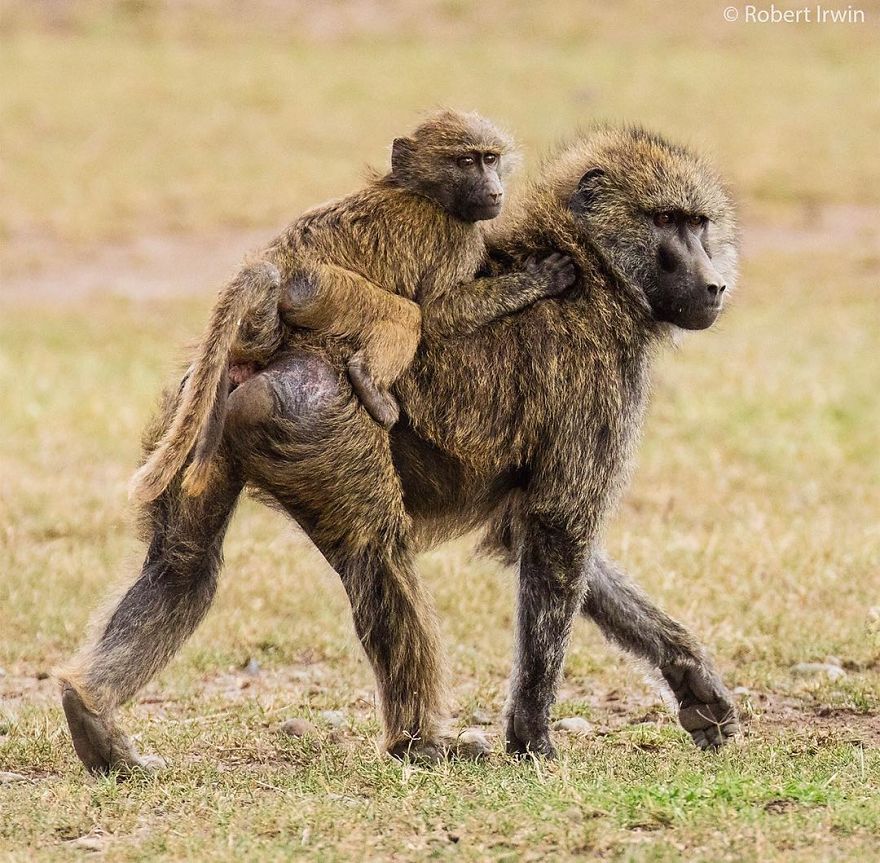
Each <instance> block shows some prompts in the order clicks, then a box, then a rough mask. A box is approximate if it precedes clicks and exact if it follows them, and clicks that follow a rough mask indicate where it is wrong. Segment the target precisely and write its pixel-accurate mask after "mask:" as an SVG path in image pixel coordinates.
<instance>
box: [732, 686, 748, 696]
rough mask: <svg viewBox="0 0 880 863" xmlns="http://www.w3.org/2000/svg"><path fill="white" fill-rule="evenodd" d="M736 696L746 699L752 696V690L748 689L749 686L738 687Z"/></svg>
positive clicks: (735, 692) (734, 691)
mask: <svg viewBox="0 0 880 863" xmlns="http://www.w3.org/2000/svg"><path fill="white" fill-rule="evenodd" d="M733 694H734V695H739V696H740V697H742V698H745V697H746V696H747V695H751V694H752V690H751V689H749V688H748V686H737V687H736V688H735V689H734V690H733Z"/></svg>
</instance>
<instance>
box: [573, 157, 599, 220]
mask: <svg viewBox="0 0 880 863" xmlns="http://www.w3.org/2000/svg"><path fill="white" fill-rule="evenodd" d="M604 176H605V172H604V171H603V170H602V169H601V168H590V170H589V171H587V173H586V174H584V175H583V177H581V178H580V180H578V184H577V187H576V188H575V190H574V192H572V195H571V197H570V198H569V199H568V207H569V209H570V210H571V211H572V212H573V213H574V214H575V215H576V216H580V215H583V214H584V213H587V212H589V210H590V209H591V208H592V206H593V204H594V202H595V200H596V198H597V196H598V194H599V186H600V183H601V181H602V177H604Z"/></svg>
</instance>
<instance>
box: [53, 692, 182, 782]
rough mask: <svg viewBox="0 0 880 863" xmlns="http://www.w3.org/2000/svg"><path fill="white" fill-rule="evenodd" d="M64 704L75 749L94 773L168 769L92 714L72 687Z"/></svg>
mask: <svg viewBox="0 0 880 863" xmlns="http://www.w3.org/2000/svg"><path fill="white" fill-rule="evenodd" d="M61 704H62V706H63V707H64V715H65V716H66V717H67V725H68V727H69V728H70V736H71V737H72V738H73V748H74V749H75V750H76V754H77V755H78V756H79V760H80V761H82V763H83V764H84V765H85V766H86V768H87V769H88V771H89V772H90V773H94V774H96V775H100V774H106V773H109V772H110V771H112V770H118V771H119V772H120V773H131V772H132V771H133V770H134V769H140V770H144V771H147V772H153V771H155V770H159V769H161V768H162V767H164V766H165V762H164V761H163V760H162V759H161V758H159V757H158V756H155V755H149V756H141V755H139V754H138V753H137V751H136V750H135V748H134V746H132V744H131V741H130V740H129V739H128V737H127V736H126V735H125V734H124V733H123V732H122V731H121V730H120V729H119V728H117V727H116V726H115V725H114V724H113V723H112V722H111V721H109V720H107V719H103V718H102V717H100V716H98V715H97V714H95V713H92V711H91V710H89V709H88V708H87V707H86V706H85V704H83V700H82V698H80V696H79V693H77V691H76V690H75V689H74V688H73V687H72V686H65V687H64V689H63V691H62V693H61Z"/></svg>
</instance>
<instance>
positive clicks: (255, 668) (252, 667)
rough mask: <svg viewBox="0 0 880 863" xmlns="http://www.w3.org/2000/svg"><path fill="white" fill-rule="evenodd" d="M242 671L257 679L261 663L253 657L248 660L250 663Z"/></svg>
mask: <svg viewBox="0 0 880 863" xmlns="http://www.w3.org/2000/svg"><path fill="white" fill-rule="evenodd" d="M241 670H242V671H243V672H244V673H245V674H249V675H250V676H251V677H256V676H257V675H258V674H259V673H260V670H261V669H260V663H259V662H257V660H256V659H254V658H253V657H250V659H248V661H247V662H246V663H245V664H244V665H243V666H242V668H241Z"/></svg>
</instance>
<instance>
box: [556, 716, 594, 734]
mask: <svg viewBox="0 0 880 863" xmlns="http://www.w3.org/2000/svg"><path fill="white" fill-rule="evenodd" d="M553 730H554V731H567V732H569V733H570V734H580V735H585V734H592V733H593V726H592V724H591V723H589V722H587V720H586V719H584V718H583V716H568V717H566V718H565V719H559V720H557V721H556V722H554V723H553Z"/></svg>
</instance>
